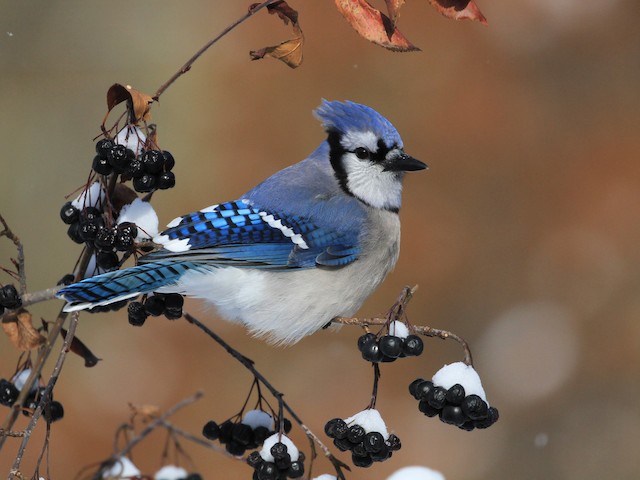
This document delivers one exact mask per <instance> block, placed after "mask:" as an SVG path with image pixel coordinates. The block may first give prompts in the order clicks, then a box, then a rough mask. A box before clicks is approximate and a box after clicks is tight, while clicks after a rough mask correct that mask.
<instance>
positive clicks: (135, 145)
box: [115, 125, 147, 157]
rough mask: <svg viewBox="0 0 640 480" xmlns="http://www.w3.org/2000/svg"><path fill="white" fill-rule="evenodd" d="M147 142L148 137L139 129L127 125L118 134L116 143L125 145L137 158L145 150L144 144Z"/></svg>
mask: <svg viewBox="0 0 640 480" xmlns="http://www.w3.org/2000/svg"><path fill="white" fill-rule="evenodd" d="M146 141H147V136H146V135H145V134H144V133H143V132H142V130H140V129H139V128H138V127H134V126H133V125H127V126H126V127H124V128H123V129H122V130H120V131H119V132H118V135H117V136H116V138H115V142H116V143H117V144H118V145H124V146H125V147H127V148H128V149H129V150H132V151H133V153H135V154H136V157H137V156H138V155H140V152H142V150H144V144H145V142H146Z"/></svg>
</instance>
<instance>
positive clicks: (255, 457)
mask: <svg viewBox="0 0 640 480" xmlns="http://www.w3.org/2000/svg"><path fill="white" fill-rule="evenodd" d="M269 453H270V454H271V457H273V461H270V460H267V459H265V458H264V453H262V452H252V453H251V454H250V455H249V456H248V457H247V463H248V464H249V465H250V466H251V467H253V468H254V472H253V480H285V479H287V478H300V477H302V475H304V464H303V462H304V453H302V452H297V454H298V455H297V456H298V458H297V459H296V460H293V459H292V458H291V454H290V453H289V448H288V447H287V446H286V445H285V444H284V443H282V442H276V443H274V444H273V445H272V446H271V448H270V449H269Z"/></svg>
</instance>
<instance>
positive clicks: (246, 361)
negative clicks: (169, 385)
mask: <svg viewBox="0 0 640 480" xmlns="http://www.w3.org/2000/svg"><path fill="white" fill-rule="evenodd" d="M184 318H185V319H186V320H187V321H188V322H189V323H191V324H192V325H194V326H196V327H198V328H199V329H200V330H202V331H203V332H204V333H205V334H207V335H208V336H209V337H211V338H212V339H213V340H215V342H216V343H218V344H219V345H220V346H221V347H222V348H224V349H225V350H226V351H227V352H228V353H229V355H231V356H232V357H233V358H235V359H236V360H238V362H240V363H241V364H242V365H243V366H244V367H245V368H246V369H247V370H249V371H250V372H251V374H252V375H253V376H254V378H256V379H257V380H258V381H260V383H262V384H263V385H264V386H265V387H266V388H267V389H268V390H269V392H271V395H273V397H274V398H277V399H278V402H279V404H280V405H281V406H282V408H283V409H284V410H286V411H287V412H289V415H291V418H293V419H294V420H295V421H296V423H297V424H298V425H299V426H300V428H301V429H302V430H303V431H304V432H305V434H306V435H307V438H309V442H310V443H311V448H312V456H314V455H315V446H314V443H315V444H317V445H318V446H319V447H320V449H321V450H322V452H323V453H324V454H325V456H326V457H327V458H328V459H329V461H330V462H331V464H332V465H333V466H334V468H335V469H336V473H337V476H338V478H339V479H341V480H344V479H345V477H344V473H343V472H342V470H343V469H345V470H350V468H349V466H348V465H346V464H345V463H343V462H341V461H340V460H338V459H337V458H336V457H335V456H334V455H333V454H332V453H331V451H330V450H329V449H328V448H327V446H326V445H325V444H324V443H322V441H321V440H320V439H319V438H318V437H317V436H316V435H315V434H314V433H313V432H312V431H311V430H310V429H309V428H308V427H307V426H306V425H305V424H304V423H303V422H302V420H301V419H300V417H298V415H297V414H296V413H295V412H294V411H293V409H292V408H291V407H290V406H289V404H288V403H287V402H285V401H284V399H283V398H282V397H283V394H282V393H281V392H280V391H278V390H276V388H275V387H274V386H273V385H271V383H270V382H269V381H268V380H267V379H266V378H265V377H264V375H262V374H261V373H260V372H259V371H258V370H256V368H255V367H254V362H253V360H251V359H250V358H248V357H245V356H244V355H242V354H241V353H240V352H238V351H237V350H236V349H234V348H233V347H231V345H229V344H228V343H227V342H225V341H224V340H223V339H222V337H220V336H219V335H218V334H216V333H215V332H214V331H213V330H211V329H210V328H209V327H207V326H206V325H204V324H203V323H202V322H200V321H199V320H198V319H197V318H195V317H194V316H192V315H190V314H189V313H186V312H185V314H184ZM280 417H281V429H282V417H283V416H282V415H281V416H280Z"/></svg>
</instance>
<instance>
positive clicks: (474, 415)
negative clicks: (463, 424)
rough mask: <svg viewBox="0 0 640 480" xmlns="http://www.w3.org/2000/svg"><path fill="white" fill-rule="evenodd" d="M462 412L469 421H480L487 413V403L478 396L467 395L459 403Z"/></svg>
mask: <svg viewBox="0 0 640 480" xmlns="http://www.w3.org/2000/svg"><path fill="white" fill-rule="evenodd" d="M461 406H462V411H463V412H464V414H465V415H466V416H467V417H469V419H470V420H482V419H483V418H486V417H487V415H488V413H489V408H488V407H487V402H485V401H484V400H483V399H482V398H480V397H479V396H478V395H469V396H467V397H466V398H465V399H464V400H463V401H462V403H461Z"/></svg>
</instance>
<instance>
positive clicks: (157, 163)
mask: <svg viewBox="0 0 640 480" xmlns="http://www.w3.org/2000/svg"><path fill="white" fill-rule="evenodd" d="M141 160H142V168H143V169H144V171H145V172H146V173H151V174H153V175H155V174H157V173H160V172H161V171H162V169H163V167H164V156H163V155H162V153H161V152H159V151H158V150H147V151H146V152H144V153H143V154H142V155H141Z"/></svg>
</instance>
